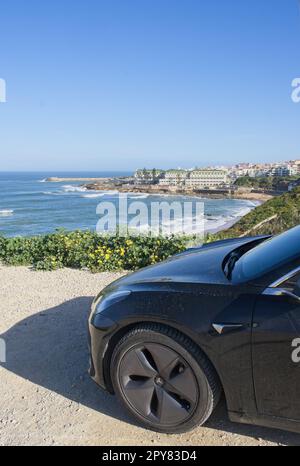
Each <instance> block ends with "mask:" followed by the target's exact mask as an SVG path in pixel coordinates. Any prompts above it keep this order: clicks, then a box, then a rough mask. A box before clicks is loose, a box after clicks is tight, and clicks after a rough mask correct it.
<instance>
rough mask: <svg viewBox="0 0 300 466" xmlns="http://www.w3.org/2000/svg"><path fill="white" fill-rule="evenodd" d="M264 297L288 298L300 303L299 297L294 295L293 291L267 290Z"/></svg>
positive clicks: (281, 289) (282, 289)
mask: <svg viewBox="0 0 300 466" xmlns="http://www.w3.org/2000/svg"><path fill="white" fill-rule="evenodd" d="M262 294H263V295H267V296H287V297H289V298H291V299H293V300H294V301H297V302H298V303H300V297H299V296H297V295H296V294H294V293H292V292H291V291H288V290H285V289H284V288H271V287H270V288H266V289H265V290H264V291H263V293H262Z"/></svg>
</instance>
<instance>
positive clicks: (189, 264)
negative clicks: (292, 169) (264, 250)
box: [109, 236, 267, 289]
mask: <svg viewBox="0 0 300 466" xmlns="http://www.w3.org/2000/svg"><path fill="white" fill-rule="evenodd" d="M260 238H262V239H264V238H267V237H265V236H264V237H255V238H254V237H251V238H249V237H248V238H237V239H230V240H223V241H218V242H215V243H211V244H205V245H204V246H202V247H198V248H192V249H188V250H187V251H185V252H183V253H180V254H177V255H175V256H173V257H171V258H169V259H167V260H165V261H164V262H160V263H159V264H155V265H152V266H149V267H145V268H144V269H141V270H139V271H137V272H133V273H130V274H128V275H126V276H125V277H122V278H120V279H119V280H117V281H115V282H114V283H112V284H111V285H110V286H109V289H112V288H115V287H120V286H122V287H123V286H124V287H127V286H130V285H135V284H139V283H149V282H150V283H168V282H181V283H203V284H228V279H227V278H226V276H225V274H224V272H223V268H222V263H223V260H224V258H225V257H226V256H227V254H229V253H230V252H231V251H232V250H234V249H236V248H237V247H239V246H241V245H243V244H246V243H250V242H252V241H257V240H259V239H260Z"/></svg>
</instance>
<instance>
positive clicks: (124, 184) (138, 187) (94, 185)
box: [46, 177, 277, 202]
mask: <svg viewBox="0 0 300 466" xmlns="http://www.w3.org/2000/svg"><path fill="white" fill-rule="evenodd" d="M46 181H48V182H52V183H61V182H65V183H70V182H78V181H80V182H83V184H82V185H81V186H82V187H83V188H85V189H87V190H90V191H112V190H113V191H118V192H120V193H142V194H153V195H155V194H158V195H180V196H198V197H202V198H211V199H225V198H231V199H245V200H247V199H248V200H257V201H261V202H265V201H267V200H269V199H271V198H272V197H274V196H275V195H277V193H275V192H274V193H273V192H264V191H259V190H251V189H249V188H239V189H234V188H223V189H192V188H186V187H180V186H161V185H158V184H154V185H151V184H144V185H142V184H134V178H133V177H116V178H58V177H50V178H47V179H46Z"/></svg>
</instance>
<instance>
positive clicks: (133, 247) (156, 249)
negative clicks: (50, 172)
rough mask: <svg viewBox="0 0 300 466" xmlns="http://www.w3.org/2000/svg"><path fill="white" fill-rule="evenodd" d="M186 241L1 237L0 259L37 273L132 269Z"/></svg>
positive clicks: (80, 234)
mask: <svg viewBox="0 0 300 466" xmlns="http://www.w3.org/2000/svg"><path fill="white" fill-rule="evenodd" d="M187 240H188V239H187V238H183V237H177V236H170V237H167V238H166V237H156V238H151V237H146V236H137V237H135V236H133V237H121V236H114V237H109V236H106V237H104V236H99V235H97V234H96V233H94V232H91V231H79V230H78V231H72V232H65V231H61V230H60V231H57V232H56V233H52V234H46V235H41V236H33V237H29V238H27V237H16V238H5V237H0V260H1V262H2V263H3V264H7V265H31V266H33V267H34V268H35V269H37V270H55V269H57V268H60V267H72V268H80V269H82V268H86V269H89V270H91V271H93V272H98V271H110V270H135V269H138V268H140V267H144V266H147V265H150V264H155V263H156V262H159V261H162V260H164V259H166V258H167V257H169V256H171V255H173V254H176V253H178V252H181V251H184V250H185V248H186V245H187Z"/></svg>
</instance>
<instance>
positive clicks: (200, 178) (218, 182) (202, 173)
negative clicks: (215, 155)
mask: <svg viewBox="0 0 300 466" xmlns="http://www.w3.org/2000/svg"><path fill="white" fill-rule="evenodd" d="M227 182H228V180H227V171H226V170H213V169H197V170H193V171H191V172H189V177H188V178H187V179H186V181H185V185H186V186H187V187H190V188H195V189H197V188H198V189H203V188H204V189H205V188H217V187H220V186H225V185H226V184H227Z"/></svg>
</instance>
